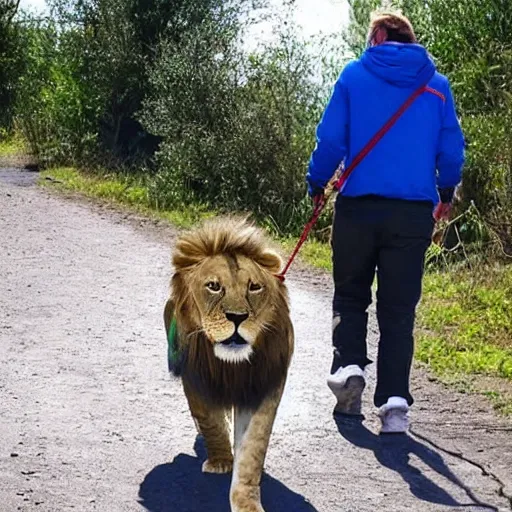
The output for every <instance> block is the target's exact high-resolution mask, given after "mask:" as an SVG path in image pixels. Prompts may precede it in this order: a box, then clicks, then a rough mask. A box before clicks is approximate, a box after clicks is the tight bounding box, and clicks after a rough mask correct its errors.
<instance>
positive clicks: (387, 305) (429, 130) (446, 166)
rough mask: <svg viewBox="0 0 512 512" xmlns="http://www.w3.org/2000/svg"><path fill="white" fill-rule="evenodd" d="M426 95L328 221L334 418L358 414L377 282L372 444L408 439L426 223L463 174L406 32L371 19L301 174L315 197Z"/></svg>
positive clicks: (456, 129) (435, 94)
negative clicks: (380, 437)
mask: <svg viewBox="0 0 512 512" xmlns="http://www.w3.org/2000/svg"><path fill="white" fill-rule="evenodd" d="M425 85H426V86H427V87H426V89H425V90H424V92H423V93H422V94H421V95H420V96H419V97H417V98H416V99H415V101H414V102H413V103H412V104H411V105H410V107H409V108H407V110H406V111H405V112H404V113H403V114H402V115H401V117H400V118H399V119H398V121H397V122H396V124H395V125H394V126H393V127H392V128H391V129H390V130H389V132H387V133H386V135H385V136H384V137H383V138H382V140H380V141H379V142H378V143H377V145H376V146H375V147H374V148H373V149H372V150H371V151H370V153H369V154H368V155H367V156H366V157H365V158H364V160H363V161H362V162H361V163H360V164H359V166H358V167H357V169H355V170H354V172H353V174H352V175H351V176H350V178H349V179H348V181H347V182H346V185H345V186H344V187H343V189H342V190H341V191H340V192H339V194H338V197H337V200H336V207H335V215H334V224H333V233H332V250H333V274H334V287H335V292H334V300H333V346H334V357H333V362H332V368H331V374H330V375H329V377H328V380H327V382H328V385H329V387H330V389H331V390H332V392H333V393H334V395H335V396H336V398H337V405H336V411H337V412H340V413H345V414H360V413H361V395H362V392H363V390H364V387H365V374H364V369H365V367H366V366H367V365H368V364H370V363H371V361H370V360H369V359H368V356H367V347H366V336H367V322H368V314H367V309H368V307H369V305H370V303H371V296H372V295H371V286H372V283H373V280H374V278H375V274H376V275H377V285H378V289H377V319H378V324H379V330H380V340H379V350H378V358H377V388H376V392H375V397H374V403H375V406H377V407H379V416H380V418H381V422H382V429H381V432H382V433H398V432H406V431H407V429H408V410H409V407H410V406H411V405H412V403H413V398H412V396H411V393H410V390H409V378H410V369H411V364H412V358H413V351H414V339H413V330H414V319H415V311H416V306H417V304H418V302H419V299H420V295H421V286H422V278H423V268H424V259H425V252H426V250H427V248H428V247H429V245H430V242H431V237H432V231H433V228H434V223H435V220H434V218H435V219H436V220H439V219H441V218H447V217H448V215H449V211H450V205H451V202H452V199H453V195H454V190H455V187H456V186H457V185H458V184H459V182H460V179H461V172H462V167H463V164H464V139H463V135H462V131H461V128H460V125H459V122H458V120H457V116H456V113H455V107H454V101H453V97H452V93H451V90H450V85H449V82H448V80H447V78H446V77H445V76H443V75H441V74H440V73H438V72H437V71H436V68H435V65H434V63H433V62H432V60H431V58H430V57H429V55H428V53H427V51H426V50H425V48H423V46H421V45H419V44H418V43H417V40H416V36H415V34H414V30H413V28H412V26H411V23H410V22H409V20H408V19H407V18H405V17H404V16H402V15H399V14H393V13H382V14H377V15H374V16H373V17H372V21H371V24H370V29H369V35H368V48H367V49H366V51H365V52H364V53H363V55H362V56H361V58H360V59H358V60H355V61H352V62H350V63H349V64H348V65H347V66H346V67H345V68H344V69H343V71H342V73H341V75H340V77H339V79H338V81H337V83H336V85H335V88H334V91H333V94H332V97H331V99H330V101H329V104H328V105H327V107H326V110H325V112H324V114H323V117H322V120H321V122H320V124H319V126H318V129H317V145H316V148H315V150H314V152H313V154H312V156H311V161H310V165H309V169H308V173H307V181H308V184H309V193H310V195H311V196H312V197H313V198H318V197H321V195H322V194H323V189H324V187H325V186H326V185H327V183H328V181H329V180H330V178H331V177H332V175H333V174H334V172H335V171H336V169H337V168H338V166H339V165H340V164H341V163H344V165H345V168H346V167H347V166H348V165H350V163H351V161H352V160H353V159H354V157H355V156H356V155H357V154H358V153H359V151H361V149H362V148H363V147H364V146H365V145H366V144H367V143H368V141H369V140H371V139H372V137H373V136H374V134H375V133H376V132H378V131H379V129H380V128H381V127H382V126H383V125H384V124H385V123H386V121H388V119H389V118H390V117H391V116H392V115H393V113H395V112H396V111H397V110H398V109H399V107H400V106H401V105H403V104H404V102H405V101H406V100H407V99H408V98H409V97H410V96H411V94H412V93H413V92H414V91H415V90H417V89H418V88H419V87H421V86H425Z"/></svg>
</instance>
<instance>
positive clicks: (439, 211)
mask: <svg viewBox="0 0 512 512" xmlns="http://www.w3.org/2000/svg"><path fill="white" fill-rule="evenodd" d="M451 213H452V203H439V204H438V205H437V206H436V209H435V210H434V219H435V220H436V222H440V221H443V220H444V221H449V220H450V215H451Z"/></svg>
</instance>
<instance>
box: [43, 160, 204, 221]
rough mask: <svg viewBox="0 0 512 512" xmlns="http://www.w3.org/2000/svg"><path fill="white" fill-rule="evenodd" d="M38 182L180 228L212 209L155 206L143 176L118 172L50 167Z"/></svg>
mask: <svg viewBox="0 0 512 512" xmlns="http://www.w3.org/2000/svg"><path fill="white" fill-rule="evenodd" d="M40 184H41V185H44V186H52V187H54V188H58V189H61V190H65V191H68V192H76V193H79V194H82V195H85V196H87V197H91V198H97V199H102V200H105V201H108V202H110V203H112V204H116V205H124V206H129V207H130V208H131V209H133V210H135V211H137V212H139V213H142V214H145V215H148V216H151V217H154V218H158V219H161V220H165V221H168V222H170V223H172V224H173V225H175V226H177V227H180V228H188V227H191V226H193V225H194V224H195V223H197V222H198V221H200V220H202V219H205V218H207V217H210V216H211V215H212V212H211V211H209V210H208V209H207V208H206V207H203V206H200V205H198V206H193V207H192V206H189V205H187V206H183V207H181V208H175V209H173V210H162V209H159V208H157V206H156V205H155V204H154V202H153V201H152V200H151V197H150V195H149V192H148V188H147V186H146V185H145V183H144V180H143V179H142V178H137V177H129V176H122V175H119V174H104V175H102V176H99V175H97V174H89V173H85V172H79V171H77V170H76V169H74V168H68V167H67V168H58V169H51V170H47V171H44V172H42V173H41V179H40Z"/></svg>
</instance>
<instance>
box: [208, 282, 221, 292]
mask: <svg viewBox="0 0 512 512" xmlns="http://www.w3.org/2000/svg"><path fill="white" fill-rule="evenodd" d="M206 288H208V290H210V291H211V292H215V293H218V292H220V291H221V290H222V287H221V285H220V283H219V282H218V281H208V282H207V283H206Z"/></svg>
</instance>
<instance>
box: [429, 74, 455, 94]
mask: <svg viewBox="0 0 512 512" xmlns="http://www.w3.org/2000/svg"><path fill="white" fill-rule="evenodd" d="M429 85H430V87H432V88H434V89H436V90H438V91H439V92H442V93H443V94H449V93H450V80H449V79H448V77H447V76H446V75H443V74H442V73H440V72H439V71H436V72H435V73H434V76H433V77H432V79H431V80H430V82H429Z"/></svg>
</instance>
